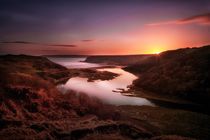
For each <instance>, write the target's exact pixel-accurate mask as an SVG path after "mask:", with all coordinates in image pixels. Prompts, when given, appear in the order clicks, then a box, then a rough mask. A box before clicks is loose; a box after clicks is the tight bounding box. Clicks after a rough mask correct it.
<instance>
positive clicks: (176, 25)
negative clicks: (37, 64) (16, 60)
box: [0, 0, 210, 55]
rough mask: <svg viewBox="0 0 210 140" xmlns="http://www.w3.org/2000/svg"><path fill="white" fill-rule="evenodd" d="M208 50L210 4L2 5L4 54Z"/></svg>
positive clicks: (82, 0)
mask: <svg viewBox="0 0 210 140" xmlns="http://www.w3.org/2000/svg"><path fill="white" fill-rule="evenodd" d="M207 44H210V1H209V0H74V1H73V0H0V54H8V53H10V54H31V55H44V54H65V55H68V54H69V55H70V54H77V55H80V54H82V55H101V54H110V55H113V54H118V55H122V54H145V53H146V54H148V53H156V52H161V51H164V50H170V49H176V48H184V47H198V46H202V45H207Z"/></svg>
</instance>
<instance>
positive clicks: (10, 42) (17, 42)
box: [0, 41, 38, 44]
mask: <svg viewBox="0 0 210 140" xmlns="http://www.w3.org/2000/svg"><path fill="white" fill-rule="evenodd" d="M0 43H2V44H38V43H34V42H26V41H1V42H0Z"/></svg>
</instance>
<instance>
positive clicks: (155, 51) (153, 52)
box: [151, 49, 161, 55]
mask: <svg viewBox="0 0 210 140" xmlns="http://www.w3.org/2000/svg"><path fill="white" fill-rule="evenodd" d="M151 52H152V54H157V55H158V54H160V53H161V51H160V50H159V49H154V50H152V51H151Z"/></svg>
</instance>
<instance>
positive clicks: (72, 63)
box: [48, 57, 102, 68]
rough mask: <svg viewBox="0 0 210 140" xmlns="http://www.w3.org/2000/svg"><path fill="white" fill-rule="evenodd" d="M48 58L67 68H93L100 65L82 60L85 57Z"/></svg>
mask: <svg viewBox="0 0 210 140" xmlns="http://www.w3.org/2000/svg"><path fill="white" fill-rule="evenodd" d="M48 59H49V60H51V61H53V62H55V63H57V64H60V65H62V66H65V67H67V68H94V67H101V66H102V65H100V64H95V63H87V62H84V61H85V59H86V57H76V58H70V57H65V58H63V57H48Z"/></svg>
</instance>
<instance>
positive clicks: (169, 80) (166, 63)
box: [125, 46, 210, 105]
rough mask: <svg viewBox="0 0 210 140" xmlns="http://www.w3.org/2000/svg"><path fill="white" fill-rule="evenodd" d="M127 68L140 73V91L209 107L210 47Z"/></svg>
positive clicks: (173, 53)
mask: <svg viewBox="0 0 210 140" xmlns="http://www.w3.org/2000/svg"><path fill="white" fill-rule="evenodd" d="M125 69H126V70H128V71H131V72H134V73H137V74H140V76H139V79H137V80H136V81H135V82H134V86H135V88H136V89H138V90H141V89H144V90H147V91H150V92H154V93H157V94H159V95H163V96H170V97H171V96H174V97H179V98H182V99H187V100H190V101H193V102H196V103H200V104H205V105H209V99H210V85H209V81H210V46H204V47H201V48H186V49H178V50H173V51H166V52H163V53H161V54H160V55H157V56H153V57H151V58H150V60H147V61H144V62H142V63H137V64H135V65H132V66H129V67H127V68H125Z"/></svg>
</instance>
